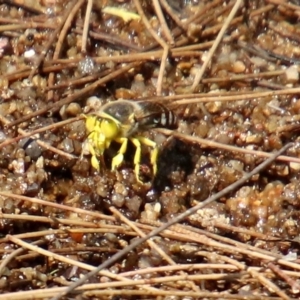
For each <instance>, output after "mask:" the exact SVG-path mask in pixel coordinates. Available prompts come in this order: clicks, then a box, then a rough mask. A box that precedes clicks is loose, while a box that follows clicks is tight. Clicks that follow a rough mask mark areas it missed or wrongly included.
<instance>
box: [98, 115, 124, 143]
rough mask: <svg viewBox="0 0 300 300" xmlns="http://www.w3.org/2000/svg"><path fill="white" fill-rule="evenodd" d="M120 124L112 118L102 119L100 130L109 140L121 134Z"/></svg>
mask: <svg viewBox="0 0 300 300" xmlns="http://www.w3.org/2000/svg"><path fill="white" fill-rule="evenodd" d="M119 131H120V129H119V126H118V125H117V124H116V122H114V121H112V120H107V119H102V120H101V121H100V132H101V133H102V134H103V135H104V136H105V138H106V139H108V140H113V139H114V138H116V137H117V136H118V134H119Z"/></svg>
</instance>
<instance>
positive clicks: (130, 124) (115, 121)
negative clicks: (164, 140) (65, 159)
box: [85, 100, 177, 181]
mask: <svg viewBox="0 0 300 300" xmlns="http://www.w3.org/2000/svg"><path fill="white" fill-rule="evenodd" d="M85 119H86V121H85V125H86V130H87V134H88V137H87V139H86V142H85V143H86V147H87V149H88V151H89V152H90V154H91V156H92V157H91V164H92V166H93V167H94V168H95V169H96V170H98V171H99V170H100V161H99V158H101V157H103V154H104V151H105V150H106V149H108V148H109V147H110V144H111V142H113V141H115V142H117V143H120V144H121V146H120V149H119V151H118V153H117V154H116V155H115V156H114V157H113V158H112V163H111V169H112V170H115V169H116V168H118V167H119V166H120V165H121V164H122V162H123V160H124V154H125V153H126V150H127V145H128V141H131V142H132V144H133V145H134V146H135V148H136V151H135V155H134V159H133V163H134V170H135V174H136V178H137V180H138V181H140V176H139V175H140V163H141V153H142V145H146V146H149V147H151V148H152V150H151V154H150V163H151V165H152V167H153V174H154V175H155V174H156V172H157V156H158V147H157V144H156V143H155V142H154V141H152V140H151V139H149V138H146V137H144V136H143V135H142V134H143V132H144V131H146V130H149V129H152V128H175V127H176V125H177V118H176V116H175V114H174V113H173V112H172V111H171V110H170V109H168V108H167V107H166V106H164V105H162V104H160V103H158V102H151V101H132V100H117V101H113V102H109V103H106V104H105V105H103V106H102V107H101V108H100V109H99V110H98V111H96V112H94V113H92V114H88V115H85Z"/></svg>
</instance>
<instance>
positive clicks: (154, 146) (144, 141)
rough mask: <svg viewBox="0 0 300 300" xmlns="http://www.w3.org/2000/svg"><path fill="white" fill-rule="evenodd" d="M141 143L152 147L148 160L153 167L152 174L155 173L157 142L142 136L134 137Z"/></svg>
mask: <svg viewBox="0 0 300 300" xmlns="http://www.w3.org/2000/svg"><path fill="white" fill-rule="evenodd" d="M136 138H137V139H138V140H139V141H140V142H141V143H142V144H144V145H146V146H149V147H151V148H152V151H151V154H150V162H151V165H152V168H153V175H155V174H156V173H157V156H158V148H157V144H156V143H155V142H153V141H152V140H150V139H147V138H145V137H143V136H139V137H136Z"/></svg>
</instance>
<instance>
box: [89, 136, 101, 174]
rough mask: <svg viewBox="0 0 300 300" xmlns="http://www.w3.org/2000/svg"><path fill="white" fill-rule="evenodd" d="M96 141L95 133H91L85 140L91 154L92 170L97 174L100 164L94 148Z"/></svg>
mask: <svg viewBox="0 0 300 300" xmlns="http://www.w3.org/2000/svg"><path fill="white" fill-rule="evenodd" d="M96 139H97V134H96V133H95V132H91V133H90V134H89V136H88V139H87V145H88V150H89V152H90V154H91V156H92V157H91V165H92V166H93V168H94V169H96V170H97V171H98V172H99V170H100V162H99V160H98V158H97V151H96V149H95V148H94V144H95V143H94V141H95V140H96Z"/></svg>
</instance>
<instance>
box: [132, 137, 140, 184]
mask: <svg viewBox="0 0 300 300" xmlns="http://www.w3.org/2000/svg"><path fill="white" fill-rule="evenodd" d="M130 141H131V142H132V143H133V145H134V146H135V148H136V150H135V154H134V159H133V163H134V172H135V176H136V179H137V181H138V182H142V181H141V180H140V163H141V155H142V148H141V143H140V141H139V138H130Z"/></svg>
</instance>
